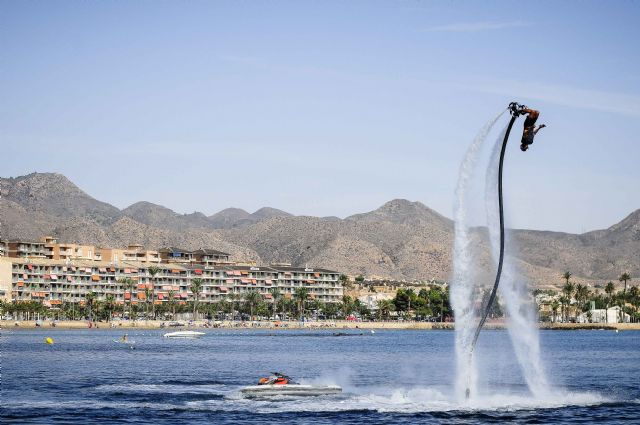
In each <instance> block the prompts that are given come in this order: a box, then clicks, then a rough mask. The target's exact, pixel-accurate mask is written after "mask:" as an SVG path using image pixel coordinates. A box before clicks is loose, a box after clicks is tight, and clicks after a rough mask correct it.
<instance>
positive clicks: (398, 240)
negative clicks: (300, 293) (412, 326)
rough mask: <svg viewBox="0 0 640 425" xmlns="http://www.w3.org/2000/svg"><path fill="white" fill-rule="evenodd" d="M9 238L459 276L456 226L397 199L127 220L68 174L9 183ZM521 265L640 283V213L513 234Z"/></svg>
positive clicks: (486, 273)
mask: <svg viewBox="0 0 640 425" xmlns="http://www.w3.org/2000/svg"><path fill="white" fill-rule="evenodd" d="M0 190H1V193H2V198H0V219H1V220H0V224H1V226H0V232H1V233H0V236H2V238H5V239H6V238H28V239H34V238H37V237H39V236H41V235H44V234H52V235H54V236H57V237H58V238H59V239H60V240H64V241H69V242H82V243H93V244H98V245H105V246H126V245H128V244H129V243H140V244H143V245H145V246H147V247H150V248H159V247H162V246H168V245H175V246H182V247H185V248H193V249H197V248H214V249H219V250H222V251H226V252H229V253H231V254H232V258H234V259H236V260H252V261H256V262H258V263H270V262H291V263H293V264H294V265H297V266H305V265H309V266H315V267H320V266H322V267H326V268H330V269H335V270H338V271H340V272H344V273H347V274H350V275H357V274H363V275H365V276H368V277H379V278H392V279H405V280H416V279H420V280H423V279H438V280H449V279H450V277H451V267H452V257H451V250H452V246H453V235H454V230H453V222H452V221H451V220H450V219H448V218H447V217H444V216H443V215H441V214H439V213H438V212H436V211H434V210H432V209H430V208H428V207H427V206H426V205H424V204H422V203H420V202H411V201H407V200H404V199H395V200H392V201H389V202H387V203H385V204H384V205H382V206H381V207H380V208H378V209H376V210H374V211H370V212H366V213H361V214H355V215H352V216H350V217H347V218H345V219H340V218H337V217H324V218H320V217H308V216H293V215H291V214H289V213H287V212H284V211H281V210H277V209H274V208H268V207H265V208H261V209H259V210H257V211H256V212H254V213H252V214H251V213H249V212H247V211H245V210H242V209H239V208H228V209H225V210H222V211H220V212H218V213H216V214H214V215H212V216H209V217H207V216H205V215H204V214H202V213H198V212H196V213H192V214H178V213H176V212H174V211H172V210H170V209H168V208H166V207H163V206H161V205H156V204H152V203H150V202H137V203H135V204H133V205H131V206H129V207H127V208H125V209H124V210H122V211H120V210H118V209H117V208H116V207H114V206H112V205H109V204H107V203H104V202H100V201H98V200H96V199H94V198H92V197H91V196H89V195H87V194H86V193H84V192H83V191H82V190H80V189H79V188H78V187H77V186H75V185H74V184H73V183H71V182H70V181H69V180H68V179H66V178H65V177H64V176H62V175H59V174H50V173H45V174H30V175H28V176H22V177H16V178H7V179H0ZM508 232H509V236H510V237H509V239H508V240H509V241H510V242H509V243H510V248H513V249H510V250H509V251H510V252H512V253H513V254H512V255H513V256H515V261H516V263H517V266H518V267H519V268H520V269H521V270H522V272H523V273H524V274H526V275H527V276H529V278H530V280H531V281H532V282H533V283H534V284H536V285H538V286H553V285H560V284H561V283H562V279H561V278H560V276H561V275H562V273H564V272H565V271H567V270H569V271H571V272H572V273H573V275H574V279H575V281H576V282H590V283H594V282H600V283H601V282H603V281H606V280H614V281H617V277H618V276H619V275H620V273H622V272H624V271H627V272H629V273H631V275H632V277H633V276H639V275H640V210H637V211H635V212H633V213H632V214H630V215H629V216H628V217H626V218H625V219H623V220H622V221H620V222H619V223H617V224H614V225H613V226H611V227H609V228H608V229H602V230H596V231H593V232H588V233H584V234H570V233H561V232H547V231H536V230H508ZM471 235H472V237H473V238H474V240H473V244H475V245H476V246H480V247H483V248H482V249H481V250H480V251H479V253H478V256H477V260H478V263H479V264H480V266H481V267H480V270H479V271H478V279H483V280H485V279H491V274H492V273H493V267H494V265H493V261H492V259H491V257H490V254H489V251H488V249H487V248H488V241H487V231H486V229H484V228H478V229H474V230H473V231H472V232H471Z"/></svg>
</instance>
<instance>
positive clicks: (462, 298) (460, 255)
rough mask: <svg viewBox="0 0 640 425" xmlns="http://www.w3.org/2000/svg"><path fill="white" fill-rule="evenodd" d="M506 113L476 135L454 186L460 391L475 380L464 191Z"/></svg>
mask: <svg viewBox="0 0 640 425" xmlns="http://www.w3.org/2000/svg"><path fill="white" fill-rule="evenodd" d="M506 111H507V109H505V110H504V111H501V112H500V113H499V114H498V115H497V116H495V117H494V118H493V119H491V120H490V121H489V122H488V123H487V124H485V125H484V126H483V127H482V129H481V130H480V131H479V132H478V134H477V135H476V137H475V138H474V140H473V142H472V143H471V145H470V146H469V148H468V149H467V152H466V153H465V155H464V158H463V160H462V163H461V164H460V174H459V176H458V183H457V185H456V203H455V204H454V216H455V241H454V270H453V271H454V276H453V281H454V283H455V284H454V285H452V286H451V304H452V307H453V309H454V311H455V317H456V353H457V355H456V358H457V363H458V364H457V369H458V373H457V377H458V383H457V386H458V387H459V388H460V389H461V390H462V391H464V389H465V388H469V387H470V386H471V385H472V383H474V382H475V377H476V374H475V368H474V365H473V361H472V360H473V359H471V357H470V356H469V347H470V345H471V340H472V338H473V331H474V330H475V329H474V328H475V325H476V322H477V320H476V317H477V313H476V309H475V305H474V302H473V300H472V297H473V295H472V293H473V285H472V282H471V275H472V274H473V272H472V270H471V267H472V264H473V259H472V256H471V253H470V241H469V224H468V223H467V205H466V199H467V195H468V194H467V191H468V186H469V184H470V183H471V181H472V180H473V179H472V177H473V174H474V172H475V168H476V162H477V160H478V154H479V153H480V150H481V148H482V146H483V145H484V142H485V141H486V139H487V136H488V135H489V132H490V131H491V129H492V128H493V126H494V125H495V124H496V122H497V121H498V120H499V119H500V118H501V117H502V115H503V114H504V113H505V112H506Z"/></svg>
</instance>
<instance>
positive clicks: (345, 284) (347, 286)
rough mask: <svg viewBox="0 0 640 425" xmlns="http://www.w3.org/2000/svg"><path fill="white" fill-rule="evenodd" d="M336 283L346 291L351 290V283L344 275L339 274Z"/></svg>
mask: <svg viewBox="0 0 640 425" xmlns="http://www.w3.org/2000/svg"><path fill="white" fill-rule="evenodd" d="M338 282H340V284H341V285H342V287H343V288H344V290H346V291H350V290H352V289H353V284H352V283H351V280H350V279H349V276H347V275H346V274H341V275H340V277H339V278H338Z"/></svg>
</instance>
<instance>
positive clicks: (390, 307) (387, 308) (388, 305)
mask: <svg viewBox="0 0 640 425" xmlns="http://www.w3.org/2000/svg"><path fill="white" fill-rule="evenodd" d="M394 310H395V305H394V304H393V301H391V300H380V301H378V314H379V316H380V319H385V320H386V319H388V318H389V313H390V312H392V311H394Z"/></svg>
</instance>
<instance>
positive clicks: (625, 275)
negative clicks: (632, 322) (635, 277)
mask: <svg viewBox="0 0 640 425" xmlns="http://www.w3.org/2000/svg"><path fill="white" fill-rule="evenodd" d="M618 280H619V281H620V282H624V291H623V292H622V307H621V308H620V322H624V308H625V307H626V304H627V280H631V275H630V274H629V273H622V274H621V275H620V277H619V278H618Z"/></svg>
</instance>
